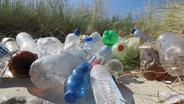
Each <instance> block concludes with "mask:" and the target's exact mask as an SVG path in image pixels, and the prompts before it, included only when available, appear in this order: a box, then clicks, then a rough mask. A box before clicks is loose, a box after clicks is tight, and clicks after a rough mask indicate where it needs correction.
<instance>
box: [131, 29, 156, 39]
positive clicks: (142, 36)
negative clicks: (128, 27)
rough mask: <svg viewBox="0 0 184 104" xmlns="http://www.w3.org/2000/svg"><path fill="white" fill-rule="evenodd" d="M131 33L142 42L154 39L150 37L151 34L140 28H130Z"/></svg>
mask: <svg viewBox="0 0 184 104" xmlns="http://www.w3.org/2000/svg"><path fill="white" fill-rule="evenodd" d="M131 33H132V35H133V37H139V38H140V40H141V41H143V42H152V41H155V39H154V38H152V37H151V36H149V35H147V34H146V33H144V32H143V31H141V30H136V29H132V31H131Z"/></svg>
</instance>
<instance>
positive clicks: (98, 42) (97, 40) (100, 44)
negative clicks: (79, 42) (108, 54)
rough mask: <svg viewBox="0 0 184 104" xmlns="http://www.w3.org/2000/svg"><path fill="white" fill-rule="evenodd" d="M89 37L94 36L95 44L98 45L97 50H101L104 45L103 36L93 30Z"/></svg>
mask: <svg viewBox="0 0 184 104" xmlns="http://www.w3.org/2000/svg"><path fill="white" fill-rule="evenodd" d="M89 37H92V39H93V42H94V45H95V46H96V48H97V50H100V49H101V48H102V47H103V45H104V44H103V42H102V37H101V35H100V34H99V33H98V32H97V31H95V32H92V33H91V35H90V36H89Z"/></svg>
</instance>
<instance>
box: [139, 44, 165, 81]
mask: <svg viewBox="0 0 184 104" xmlns="http://www.w3.org/2000/svg"><path fill="white" fill-rule="evenodd" d="M139 53H140V68H141V72H142V73H143V76H144V77H145V78H146V79H147V80H158V81H162V80H164V79H166V78H167V77H168V73H167V72H166V71H165V70H164V68H163V67H162V66H161V63H160V59H159V55H158V53H157V51H156V50H155V49H154V48H153V47H152V46H151V45H149V44H143V45H141V46H140V47H139Z"/></svg>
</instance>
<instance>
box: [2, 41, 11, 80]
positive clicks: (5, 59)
mask: <svg viewBox="0 0 184 104" xmlns="http://www.w3.org/2000/svg"><path fill="white" fill-rule="evenodd" d="M9 58H10V52H9V50H8V49H7V48H6V47H5V46H4V45H3V44H2V43H1V42H0V77H2V76H3V74H4V73H5V71H6V66H7V63H8V60H9Z"/></svg>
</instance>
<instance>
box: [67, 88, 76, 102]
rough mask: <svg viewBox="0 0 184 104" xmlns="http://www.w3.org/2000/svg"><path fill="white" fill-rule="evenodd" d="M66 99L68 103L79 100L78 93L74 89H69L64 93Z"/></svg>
mask: <svg viewBox="0 0 184 104" xmlns="http://www.w3.org/2000/svg"><path fill="white" fill-rule="evenodd" d="M64 99H65V101H66V102H67V103H75V101H76V100H77V97H76V94H75V92H74V91H72V90H68V91H67V92H66V93H65V94H64Z"/></svg>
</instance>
